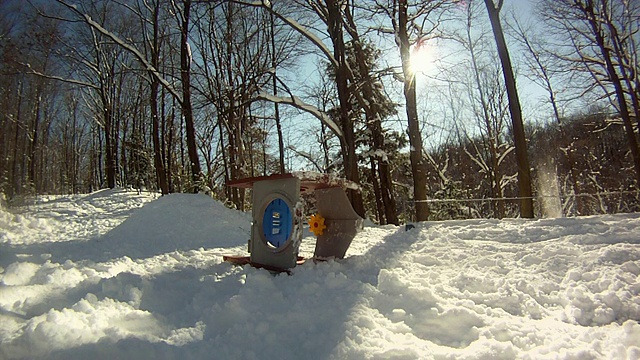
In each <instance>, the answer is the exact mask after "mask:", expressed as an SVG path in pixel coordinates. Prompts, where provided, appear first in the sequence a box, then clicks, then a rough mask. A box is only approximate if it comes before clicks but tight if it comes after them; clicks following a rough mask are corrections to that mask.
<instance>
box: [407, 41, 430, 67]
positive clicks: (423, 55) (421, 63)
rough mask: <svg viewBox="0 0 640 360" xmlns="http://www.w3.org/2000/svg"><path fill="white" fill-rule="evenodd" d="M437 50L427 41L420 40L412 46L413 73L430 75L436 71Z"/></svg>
mask: <svg viewBox="0 0 640 360" xmlns="http://www.w3.org/2000/svg"><path fill="white" fill-rule="evenodd" d="M435 58H436V57H435V48H434V47H433V46H432V44H430V43H429V42H428V41H427V40H425V39H420V40H418V41H416V43H415V44H414V45H413V46H411V58H410V63H409V67H410V69H411V73H413V74H417V73H423V74H425V75H429V74H430V73H431V72H433V71H434V70H435Z"/></svg>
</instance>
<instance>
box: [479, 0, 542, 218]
mask: <svg viewBox="0 0 640 360" xmlns="http://www.w3.org/2000/svg"><path fill="white" fill-rule="evenodd" d="M484 3H485V5H486V7H487V12H488V13H489V21H490V22H491V28H492V29H493V35H494V37H495V40H496V46H497V48H498V56H499V57H500V62H501V64H502V73H503V75H504V82H505V85H506V87H507V97H508V98H509V112H510V113H511V122H512V126H513V136H514V143H515V147H516V161H517V163H518V196H519V197H520V198H521V199H520V216H521V217H523V218H533V196H532V190H531V170H530V168H529V157H528V155H527V140H526V137H525V133H524V124H523V121H522V110H521V107H520V100H519V98H518V89H517V88H516V79H515V75H514V73H513V68H512V66H511V59H510V58H509V51H508V49H507V43H506V41H505V39H504V33H503V31H502V25H501V24H500V16H499V12H500V7H501V6H502V0H499V5H498V7H497V8H496V6H495V5H494V3H493V0H484Z"/></svg>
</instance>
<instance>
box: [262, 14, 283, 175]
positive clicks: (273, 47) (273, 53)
mask: <svg viewBox="0 0 640 360" xmlns="http://www.w3.org/2000/svg"><path fill="white" fill-rule="evenodd" d="M269 16H270V20H271V22H270V25H271V66H273V74H271V76H272V79H273V95H275V96H278V86H277V78H276V66H277V65H278V63H277V59H276V34H275V21H274V18H273V12H269ZM273 111H274V116H275V120H276V130H277V131H278V151H279V155H280V173H281V174H284V172H285V166H284V140H283V139H282V124H281V123H280V108H279V107H278V103H277V102H274V103H273ZM265 171H266V164H265Z"/></svg>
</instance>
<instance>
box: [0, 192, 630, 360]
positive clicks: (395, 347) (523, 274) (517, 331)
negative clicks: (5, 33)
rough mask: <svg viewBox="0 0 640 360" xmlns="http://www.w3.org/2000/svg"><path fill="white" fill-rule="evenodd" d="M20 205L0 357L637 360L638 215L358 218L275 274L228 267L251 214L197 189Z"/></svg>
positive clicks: (9, 257) (1, 288)
mask: <svg viewBox="0 0 640 360" xmlns="http://www.w3.org/2000/svg"><path fill="white" fill-rule="evenodd" d="M18 210H20V213H10V212H8V211H7V210H6V209H0V358H1V359H15V358H29V359H31V358H52V359H116V358H119V359H181V360H186V359H303V358H304V359H328V358H335V359H365V358H375V359H541V358H554V359H555V358H559V359H601V358H603V359H639V358H640V324H639V321H640V214H624V215H615V216H594V217H582V218H570V219H542V220H533V221H532V220H519V219H518V220H470V221H451V222H431V223H424V224H419V225H418V226H417V227H416V228H414V229H411V230H409V231H405V230H404V227H400V228H398V227H392V226H385V227H378V226H368V227H366V228H365V229H364V231H362V232H361V233H360V234H359V235H358V236H357V237H356V239H355V240H354V243H353V245H352V246H351V248H350V249H349V251H348V252H347V258H346V259H344V260H340V261H329V262H326V263H319V264H313V262H307V263H305V264H304V265H302V266H298V267H297V268H295V269H294V270H293V275H292V276H287V275H279V276H272V275H270V274H269V273H268V272H266V271H264V270H257V269H254V268H251V267H248V266H247V267H234V266H231V265H230V264H227V263H224V262H223V261H222V255H224V254H245V251H246V240H247V239H248V237H249V232H250V230H249V229H250V218H249V216H248V215H247V214H243V213H238V212H236V211H232V210H229V209H226V208H225V207H224V206H223V205H221V204H220V203H218V202H216V201H214V200H212V199H210V198H208V197H206V196H204V195H184V194H175V195H169V196H165V197H161V198H157V197H156V196H152V195H149V194H142V195H137V194H136V193H133V192H125V191H123V190H110V191H100V192H96V193H93V194H90V195H83V196H66V197H48V198H42V199H40V200H39V201H38V203H37V204H33V205H30V206H28V207H25V208H21V209H18ZM309 234H310V233H309ZM313 247H314V238H313V237H311V236H309V237H307V238H305V239H304V240H303V245H302V255H304V256H307V257H308V256H311V255H312V254H313Z"/></svg>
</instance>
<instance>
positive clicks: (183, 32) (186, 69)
mask: <svg viewBox="0 0 640 360" xmlns="http://www.w3.org/2000/svg"><path fill="white" fill-rule="evenodd" d="M182 3H183V6H184V9H183V13H182V16H183V18H182V27H181V29H180V80H181V82H182V103H181V105H182V115H183V116H184V126H185V131H186V132H187V152H188V153H189V165H190V167H191V180H192V182H193V188H192V190H193V192H194V193H197V192H198V191H200V177H201V175H202V170H201V169H200V158H199V157H198V146H197V144H196V129H195V124H194V121H193V109H192V106H191V51H190V50H189V44H188V43H187V40H188V38H189V17H190V11H191V0H183V2H182Z"/></svg>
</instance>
